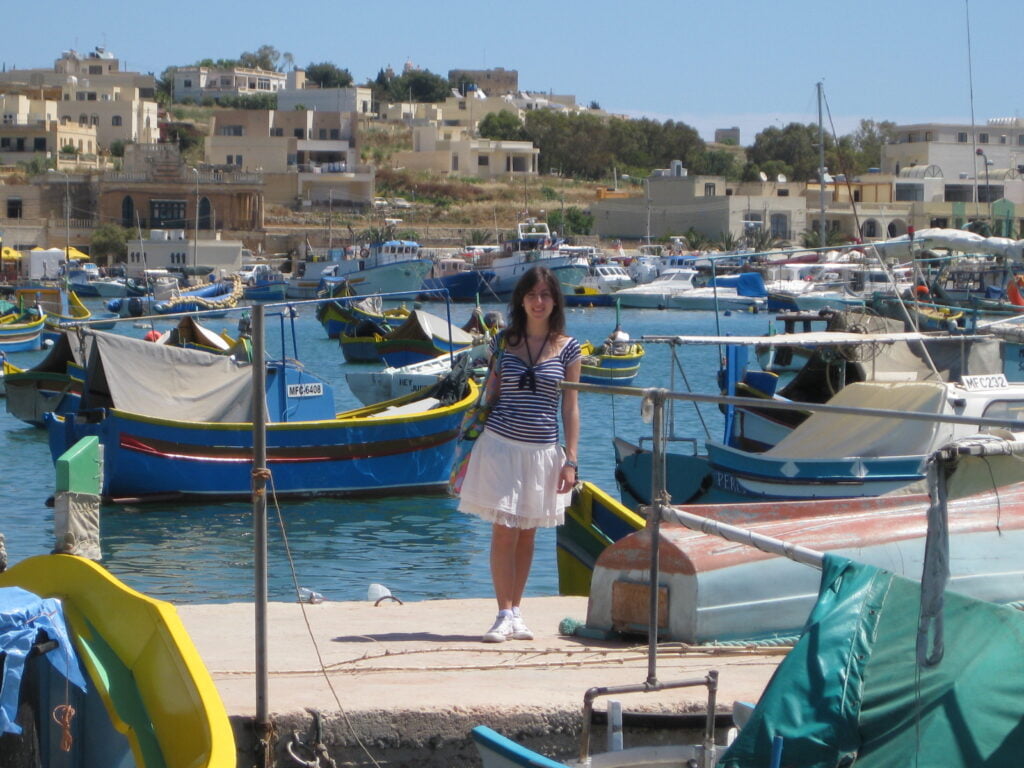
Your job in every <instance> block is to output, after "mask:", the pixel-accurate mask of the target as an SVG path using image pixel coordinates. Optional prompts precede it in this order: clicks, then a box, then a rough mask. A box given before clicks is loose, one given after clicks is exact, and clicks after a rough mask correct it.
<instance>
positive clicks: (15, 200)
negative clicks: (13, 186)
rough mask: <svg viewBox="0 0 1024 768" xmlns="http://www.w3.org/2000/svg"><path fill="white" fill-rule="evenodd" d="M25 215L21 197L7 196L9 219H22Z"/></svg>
mask: <svg viewBox="0 0 1024 768" xmlns="http://www.w3.org/2000/svg"><path fill="white" fill-rule="evenodd" d="M22 215H23V209H22V204H21V198H20V197H9V198H7V218H8V219H20V218H21V217H22Z"/></svg>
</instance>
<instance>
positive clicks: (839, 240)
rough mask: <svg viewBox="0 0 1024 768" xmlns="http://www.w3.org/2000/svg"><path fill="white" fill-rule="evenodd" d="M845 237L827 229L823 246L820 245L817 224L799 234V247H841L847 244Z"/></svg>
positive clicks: (838, 232)
mask: <svg viewBox="0 0 1024 768" xmlns="http://www.w3.org/2000/svg"><path fill="white" fill-rule="evenodd" d="M848 240H849V238H847V237H846V235H844V234H843V233H842V232H840V231H839V230H838V229H829V230H828V231H827V232H826V233H825V244H824V245H822V243H821V233H820V232H819V231H818V225H817V222H815V224H814V228H813V229H805V230H804V231H803V232H801V233H800V246H801V247H803V248H828V247H829V246H832V245H843V244H845V243H846V242H848Z"/></svg>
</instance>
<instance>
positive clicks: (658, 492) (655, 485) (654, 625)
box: [646, 389, 670, 685]
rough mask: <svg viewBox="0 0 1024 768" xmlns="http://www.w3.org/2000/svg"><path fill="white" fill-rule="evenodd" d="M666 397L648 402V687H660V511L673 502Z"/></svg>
mask: <svg viewBox="0 0 1024 768" xmlns="http://www.w3.org/2000/svg"><path fill="white" fill-rule="evenodd" d="M665 395H666V390H664V389H654V390H651V391H650V392H648V393H647V396H646V399H647V401H648V402H649V403H650V404H651V406H652V407H653V409H654V419H653V421H652V423H651V427H652V430H653V438H654V440H653V445H652V451H653V453H652V456H651V499H652V500H653V501H654V504H653V505H652V506H651V507H649V508H648V511H647V529H648V530H649V531H650V536H651V576H650V585H651V593H650V624H649V625H648V627H647V683H648V685H657V683H658V595H659V590H658V586H659V585H658V581H659V575H660V568H661V566H660V557H659V555H660V549H661V514H660V513H659V511H658V510H659V508H660V507H661V506H663V505H667V504H668V503H669V501H670V497H669V495H668V491H667V490H666V484H665V399H666V398H665Z"/></svg>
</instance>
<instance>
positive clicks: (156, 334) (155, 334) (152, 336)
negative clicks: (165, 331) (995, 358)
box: [142, 330, 160, 341]
mask: <svg viewBox="0 0 1024 768" xmlns="http://www.w3.org/2000/svg"><path fill="white" fill-rule="evenodd" d="M142 338H143V339H145V340H146V341H156V340H157V339H159V338H160V331H157V330H153V331H150V332H149V333H147V334H146V335H145V336H143V337H142Z"/></svg>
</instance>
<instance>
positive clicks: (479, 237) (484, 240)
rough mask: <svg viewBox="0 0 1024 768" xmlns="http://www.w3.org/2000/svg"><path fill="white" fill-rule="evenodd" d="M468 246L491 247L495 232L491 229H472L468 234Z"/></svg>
mask: <svg viewBox="0 0 1024 768" xmlns="http://www.w3.org/2000/svg"><path fill="white" fill-rule="evenodd" d="M465 240H466V245H490V244H491V243H493V242H494V232H492V231H491V230H489V229H471V230H469V231H468V232H467V233H466V238H465Z"/></svg>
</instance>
